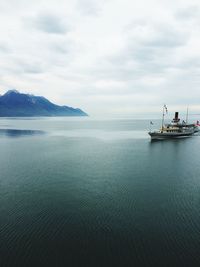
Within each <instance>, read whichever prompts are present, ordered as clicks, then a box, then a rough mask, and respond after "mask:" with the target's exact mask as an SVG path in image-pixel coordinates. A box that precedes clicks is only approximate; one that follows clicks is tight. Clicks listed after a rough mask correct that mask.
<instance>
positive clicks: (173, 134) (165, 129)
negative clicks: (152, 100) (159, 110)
mask: <svg viewBox="0 0 200 267" xmlns="http://www.w3.org/2000/svg"><path fill="white" fill-rule="evenodd" d="M166 113H167V107H166V105H164V106H163V115H162V126H161V128H160V129H159V130H157V131H151V130H150V131H149V133H148V134H149V135H150V136H151V140H159V139H170V138H180V137H186V136H191V135H193V134H195V133H196V132H198V131H199V129H198V126H197V125H196V124H188V123H187V120H188V114H187V118H186V122H185V121H184V120H183V121H182V122H180V119H179V113H178V112H175V116H174V119H173V120H172V122H171V123H168V124H164V117H165V114H166Z"/></svg>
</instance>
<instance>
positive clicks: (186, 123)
mask: <svg viewBox="0 0 200 267" xmlns="http://www.w3.org/2000/svg"><path fill="white" fill-rule="evenodd" d="M186 124H188V107H187V115H186Z"/></svg>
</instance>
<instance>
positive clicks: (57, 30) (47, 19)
mask: <svg viewBox="0 0 200 267" xmlns="http://www.w3.org/2000/svg"><path fill="white" fill-rule="evenodd" d="M33 24H34V26H35V27H36V28H37V29H38V30H40V31H43V32H46V33H49V34H65V33H66V32H67V31H68V28H67V26H66V25H65V24H64V23H63V21H62V19H61V18H59V17H58V16H54V15H49V14H45V15H39V16H38V17H37V18H36V19H34V20H33Z"/></svg>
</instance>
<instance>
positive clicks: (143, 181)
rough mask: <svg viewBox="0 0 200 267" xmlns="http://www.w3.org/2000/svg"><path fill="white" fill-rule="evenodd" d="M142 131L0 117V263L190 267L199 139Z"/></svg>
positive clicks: (197, 228) (199, 179) (199, 178)
mask: <svg viewBox="0 0 200 267" xmlns="http://www.w3.org/2000/svg"><path fill="white" fill-rule="evenodd" d="M159 122H160V121H155V126H157V124H158V123H159ZM148 129H149V120H139V119H138V120H129V119H124V120H123V119H122V120H116V119H115V120H109V119H107V120H100V119H99V120H94V119H90V118H46V119H45V118H39V119H38V118H33V119H0V266H1V267H4V266H9V267H15V266H17V267H18V266H19V267H22V266H26V267H29V266H37V267H38V266H69V267H71V266H78V267H82V266H84V267H85V266H86V267H90V266H92V267H96V266H102V267H104V266H122V267H123V266H130V267H131V266H136V267H137V266H148V267H149V266H153V267H155V266H170V267H171V266H181V267H182V266H200V136H194V137H189V138H183V139H177V140H165V141H157V142H151V141H150V138H149V136H148V134H147V132H148Z"/></svg>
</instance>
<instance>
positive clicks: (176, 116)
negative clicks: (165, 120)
mask: <svg viewBox="0 0 200 267" xmlns="http://www.w3.org/2000/svg"><path fill="white" fill-rule="evenodd" d="M173 121H174V122H179V121H180V119H179V117H178V112H175V116H174V119H173Z"/></svg>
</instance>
